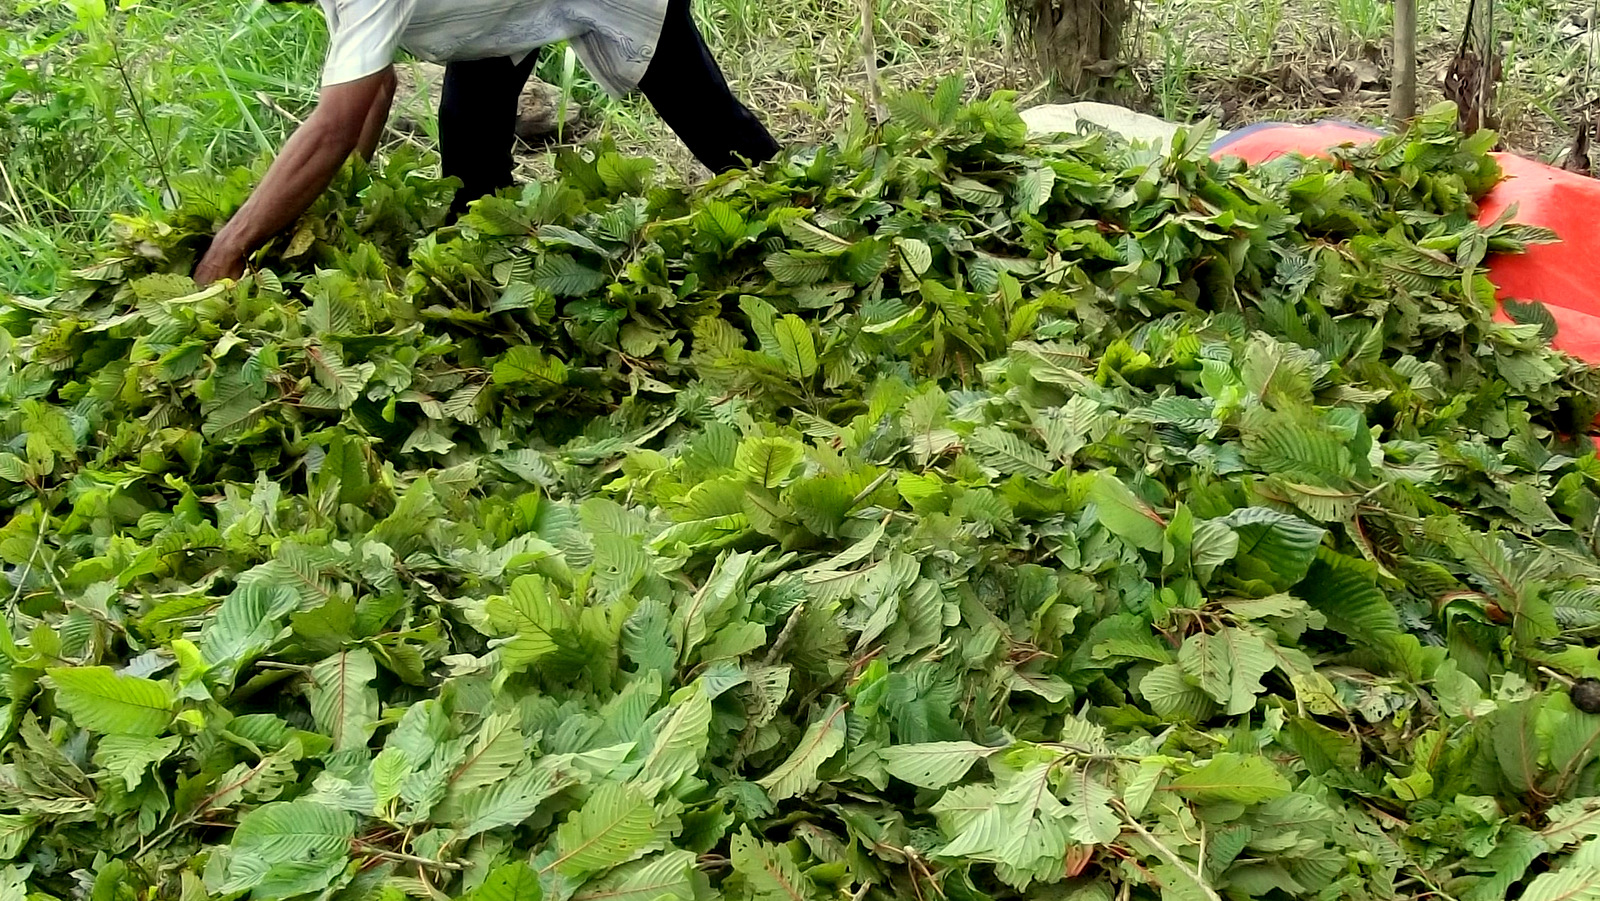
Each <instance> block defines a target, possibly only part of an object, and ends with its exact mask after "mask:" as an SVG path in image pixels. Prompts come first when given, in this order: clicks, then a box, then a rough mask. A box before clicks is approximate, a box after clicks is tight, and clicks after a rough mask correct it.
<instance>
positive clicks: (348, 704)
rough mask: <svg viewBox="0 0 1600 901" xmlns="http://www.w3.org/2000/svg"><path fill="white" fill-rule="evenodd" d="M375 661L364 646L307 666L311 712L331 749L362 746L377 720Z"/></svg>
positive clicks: (376, 666) (344, 749)
mask: <svg viewBox="0 0 1600 901" xmlns="http://www.w3.org/2000/svg"><path fill="white" fill-rule="evenodd" d="M377 677H378V665H377V661H375V660H374V659H373V657H372V654H371V652H369V651H366V650H355V651H341V652H340V653H338V654H334V655H333V656H332V657H328V658H326V659H324V660H323V661H322V662H321V663H318V664H317V665H316V666H313V667H312V668H311V681H312V686H313V687H312V688H311V690H310V696H311V715H312V717H313V718H314V719H315V720H316V721H317V728H319V729H321V730H322V731H323V733H324V734H326V735H327V736H328V737H329V738H331V739H333V749H334V750H335V751H348V750H351V749H353V748H364V747H366V745H367V741H368V740H369V739H370V738H371V737H372V732H373V730H374V729H375V728H376V727H377V724H378V692H377V689H375V688H373V687H372V681H373V680H374V679H376V678H377Z"/></svg>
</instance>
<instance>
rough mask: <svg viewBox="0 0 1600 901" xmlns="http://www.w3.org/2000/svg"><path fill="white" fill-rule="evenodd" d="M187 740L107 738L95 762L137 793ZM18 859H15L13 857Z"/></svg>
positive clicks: (134, 736) (96, 753)
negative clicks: (148, 776)
mask: <svg viewBox="0 0 1600 901" xmlns="http://www.w3.org/2000/svg"><path fill="white" fill-rule="evenodd" d="M182 743H183V740H182V739H181V738H179V737H177V736H169V737H167V738H147V737H142V736H136V735H107V736H105V737H103V738H101V739H100V741H99V743H98V744H97V745H96V746H95V749H94V762H95V764H96V765H98V766H101V767H104V768H105V769H106V771H107V772H109V773H111V774H112V775H114V776H118V777H120V778H121V779H122V780H123V784H125V785H126V786H127V789H128V791H130V792H131V791H134V790H135V789H137V788H138V787H139V783H141V782H143V781H144V777H145V772H146V771H147V770H148V769H149V768H150V766H151V765H152V764H157V763H160V762H161V761H163V760H166V759H167V757H168V755H170V754H171V753H172V752H173V751H176V750H178V747H179V746H180V745H181V744H182ZM13 856H15V855H13Z"/></svg>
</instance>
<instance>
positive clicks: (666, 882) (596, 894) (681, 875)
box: [573, 848, 695, 901]
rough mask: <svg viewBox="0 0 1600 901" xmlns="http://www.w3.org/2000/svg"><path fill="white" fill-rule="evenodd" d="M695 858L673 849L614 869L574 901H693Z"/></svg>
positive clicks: (580, 892) (578, 895) (594, 882)
mask: <svg viewBox="0 0 1600 901" xmlns="http://www.w3.org/2000/svg"><path fill="white" fill-rule="evenodd" d="M694 867H695V855H694V854H693V853H692V852H689V851H684V850H680V849H676V848H674V849H672V850H668V851H664V852H662V853H661V854H657V855H655V856H654V857H646V858H644V859H643V860H637V861H634V862H633V863H630V864H626V865H624V866H621V867H618V868H617V869H615V870H612V871H611V872H610V873H608V874H606V875H605V876H604V877H602V878H600V879H596V880H595V881H593V882H590V883H588V884H587V885H585V886H584V887H583V889H582V890H581V891H579V892H578V893H577V894H576V895H574V896H573V901H690V899H692V898H693V897H694V882H693V875H694Z"/></svg>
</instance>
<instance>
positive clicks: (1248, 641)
mask: <svg viewBox="0 0 1600 901" xmlns="http://www.w3.org/2000/svg"><path fill="white" fill-rule="evenodd" d="M1277 664H1278V661H1277V657H1276V656H1274V655H1273V653H1272V650H1271V649H1270V648H1268V647H1267V643H1266V642H1265V641H1263V640H1262V639H1261V637H1260V636H1258V635H1256V634H1255V633H1253V632H1247V631H1245V630H1243V629H1237V628H1233V627H1227V628H1223V629H1221V630H1219V631H1217V632H1216V633H1206V632H1197V633H1195V634H1194V635H1191V636H1189V637H1188V638H1187V639H1185V641H1184V643H1183V646H1182V647H1181V648H1180V649H1179V650H1178V665H1179V666H1180V667H1182V668H1183V671H1184V672H1185V673H1187V674H1189V675H1190V676H1192V677H1193V678H1194V679H1195V681H1196V682H1198V683H1199V684H1200V688H1201V689H1202V690H1204V691H1205V693H1206V694H1208V695H1210V696H1211V698H1212V700H1215V701H1216V702H1217V703H1218V704H1221V705H1222V707H1223V712H1224V713H1226V714H1228V715H1229V716H1238V715H1240V714H1243V713H1248V712H1249V711H1250V710H1252V709H1254V707H1255V706H1256V695H1258V694H1260V692H1261V691H1262V685H1261V677H1262V676H1264V675H1266V674H1267V673H1269V672H1271V671H1272V669H1273V668H1274V667H1276V666H1277Z"/></svg>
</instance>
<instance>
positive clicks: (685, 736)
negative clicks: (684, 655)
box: [637, 685, 712, 786]
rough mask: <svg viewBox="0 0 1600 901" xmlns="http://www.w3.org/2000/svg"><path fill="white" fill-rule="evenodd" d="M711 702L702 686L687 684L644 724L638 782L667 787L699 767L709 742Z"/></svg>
mask: <svg viewBox="0 0 1600 901" xmlns="http://www.w3.org/2000/svg"><path fill="white" fill-rule="evenodd" d="M711 716H712V710H711V699H710V698H709V697H707V696H706V692H705V690H704V689H703V687H701V686H699V685H691V686H689V687H688V688H685V689H683V690H682V691H681V692H679V694H678V696H677V697H674V698H673V701H672V703H671V704H669V705H668V706H667V707H665V708H663V709H662V710H660V711H659V712H657V713H656V714H654V715H652V716H651V717H650V719H648V720H646V721H645V724H644V729H643V734H642V735H641V736H640V745H641V748H642V749H644V750H645V756H644V761H643V763H641V764H640V767H639V774H638V777H637V778H638V779H639V780H640V781H642V782H649V781H652V780H659V781H660V783H661V784H662V785H665V786H670V785H672V784H674V783H676V782H677V781H678V780H679V779H682V778H683V777H684V776H687V775H689V774H690V773H692V772H694V771H695V770H697V769H699V767H700V760H701V758H702V757H703V756H705V753H706V749H707V747H708V744H709V742H710V735H709V730H710V728H711Z"/></svg>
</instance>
